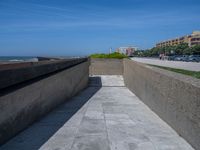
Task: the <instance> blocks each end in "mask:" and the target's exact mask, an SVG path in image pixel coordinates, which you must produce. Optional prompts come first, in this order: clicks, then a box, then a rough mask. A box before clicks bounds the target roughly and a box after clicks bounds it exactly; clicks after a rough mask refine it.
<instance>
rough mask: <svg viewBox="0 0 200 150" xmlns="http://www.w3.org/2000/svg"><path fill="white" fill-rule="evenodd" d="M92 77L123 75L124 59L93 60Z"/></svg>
mask: <svg viewBox="0 0 200 150" xmlns="http://www.w3.org/2000/svg"><path fill="white" fill-rule="evenodd" d="M90 63H91V64H90V75H122V74H123V59H104V58H92V59H91V61H90Z"/></svg>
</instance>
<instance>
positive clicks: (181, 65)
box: [132, 58, 200, 71]
mask: <svg viewBox="0 0 200 150" xmlns="http://www.w3.org/2000/svg"><path fill="white" fill-rule="evenodd" d="M132 60H134V61H137V62H141V63H145V64H152V65H158V66H164V67H171V68H177V69H184V70H191V71H200V63H197V62H182V61H168V60H159V59H151V58H132Z"/></svg>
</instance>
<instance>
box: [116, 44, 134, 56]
mask: <svg viewBox="0 0 200 150" xmlns="http://www.w3.org/2000/svg"><path fill="white" fill-rule="evenodd" d="M136 50H137V47H133V46H129V47H120V48H118V49H117V50H116V52H118V53H121V54H125V55H127V56H133V53H134V52H135V51H136Z"/></svg>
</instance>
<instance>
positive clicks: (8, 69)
mask: <svg viewBox="0 0 200 150" xmlns="http://www.w3.org/2000/svg"><path fill="white" fill-rule="evenodd" d="M87 60H88V59H87V58H79V59H63V60H54V61H39V62H23V63H12V64H0V89H3V88H7V87H9V86H13V85H15V84H18V83H21V82H25V81H28V80H31V79H35V78H37V77H41V76H43V75H47V74H50V73H53V72H55V71H59V70H62V69H63V70H64V69H67V68H69V67H72V66H75V65H77V64H80V63H82V62H86V61H87Z"/></svg>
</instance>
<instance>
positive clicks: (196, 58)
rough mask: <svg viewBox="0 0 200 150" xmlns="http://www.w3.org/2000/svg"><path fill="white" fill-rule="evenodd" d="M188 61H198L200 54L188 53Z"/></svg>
mask: <svg viewBox="0 0 200 150" xmlns="http://www.w3.org/2000/svg"><path fill="white" fill-rule="evenodd" d="M188 61H192V62H200V55H190V56H189V58H188Z"/></svg>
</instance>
